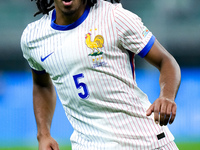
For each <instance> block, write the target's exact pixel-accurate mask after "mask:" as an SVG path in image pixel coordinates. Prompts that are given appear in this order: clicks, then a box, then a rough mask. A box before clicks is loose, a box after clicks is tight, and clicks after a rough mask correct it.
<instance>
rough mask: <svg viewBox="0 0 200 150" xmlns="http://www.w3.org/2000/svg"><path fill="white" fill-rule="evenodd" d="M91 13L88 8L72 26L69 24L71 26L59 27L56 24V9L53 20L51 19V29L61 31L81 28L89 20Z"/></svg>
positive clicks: (87, 7)
mask: <svg viewBox="0 0 200 150" xmlns="http://www.w3.org/2000/svg"><path fill="white" fill-rule="evenodd" d="M89 12H90V7H89V6H86V8H85V11H84V13H83V15H82V16H81V17H80V18H79V19H78V20H77V21H75V22H73V23H72V24H69V25H57V24H56V23H55V20H56V10H55V9H54V10H53V13H52V19H51V27H52V28H53V29H55V30H60V31H65V30H71V29H74V28H76V27H77V26H79V25H80V24H81V23H82V22H83V21H84V20H85V19H86V18H87V16H88V14H89Z"/></svg>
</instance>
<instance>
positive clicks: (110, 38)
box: [21, 0, 174, 150]
mask: <svg viewBox="0 0 200 150" xmlns="http://www.w3.org/2000/svg"><path fill="white" fill-rule="evenodd" d="M55 15H56V11H55V10H53V11H51V12H50V13H49V15H44V16H43V17H42V18H41V19H40V20H38V21H35V22H33V23H31V24H29V25H28V26H27V28H26V29H25V30H24V32H23V35H22V39H21V47H22V51H23V55H24V57H25V58H26V59H27V60H28V63H29V65H30V66H31V68H32V69H33V70H34V71H35V72H36V73H43V72H47V73H48V74H49V75H50V77H51V79H52V81H53V84H54V86H55V87H56V90H57V93H58V95H59V99H60V100H61V102H62V105H63V108H64V110H65V112H66V115H67V117H68V119H69V121H70V123H71V124H72V126H73V128H74V132H73V134H72V136H71V143H72V149H80V150H127V149H131V150H132V149H155V148H157V147H161V146H162V145H165V144H167V143H169V142H170V141H173V140H174V137H173V136H172V134H171V133H170V131H169V130H168V128H167V127H161V126H159V125H157V124H155V123H154V119H153V115H152V116H150V117H147V116H146V110H147V109H148V108H149V106H150V105H151V104H150V102H149V100H148V98H147V96H146V95H145V94H144V93H143V92H142V91H141V90H140V89H139V88H138V87H137V84H136V80H135V79H136V77H135V72H134V55H135V54H138V55H140V56H141V57H144V56H145V55H146V54H147V53H148V52H149V50H150V49H151V47H152V45H153V43H154V41H155V37H154V36H153V35H152V33H151V32H150V31H149V30H148V29H147V28H146V27H145V26H144V25H143V23H142V21H141V19H140V18H139V17H138V16H137V15H135V14H133V13H132V12H130V11H128V10H125V9H123V8H122V6H121V4H111V3H110V2H105V1H103V0H99V1H98V3H97V4H96V5H95V6H93V7H91V8H90V7H87V8H86V10H85V12H84V14H83V15H82V16H81V17H80V18H79V19H78V20H77V21H76V22H74V23H73V24H70V25H67V26H60V25H57V24H55V23H54V21H55Z"/></svg>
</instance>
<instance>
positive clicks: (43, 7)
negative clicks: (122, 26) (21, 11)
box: [31, 0, 120, 16]
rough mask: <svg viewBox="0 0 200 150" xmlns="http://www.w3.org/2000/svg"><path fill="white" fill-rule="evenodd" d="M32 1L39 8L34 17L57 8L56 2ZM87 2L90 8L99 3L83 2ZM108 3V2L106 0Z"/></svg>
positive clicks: (95, 1)
mask: <svg viewBox="0 0 200 150" xmlns="http://www.w3.org/2000/svg"><path fill="white" fill-rule="evenodd" d="M31 1H36V5H37V7H38V10H39V11H38V12H36V13H35V14H34V16H37V15H38V14H41V13H42V14H49V11H51V10H52V9H54V8H55V7H54V6H53V3H54V0H31ZM85 1H87V4H88V5H89V6H94V4H96V3H97V0H83V3H85ZM105 1H106V0H105ZM110 1H111V3H114V2H116V3H119V2H120V0H110Z"/></svg>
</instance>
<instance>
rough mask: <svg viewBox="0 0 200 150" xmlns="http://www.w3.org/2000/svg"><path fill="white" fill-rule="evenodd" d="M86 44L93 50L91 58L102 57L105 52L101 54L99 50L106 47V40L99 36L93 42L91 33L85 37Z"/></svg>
mask: <svg viewBox="0 0 200 150" xmlns="http://www.w3.org/2000/svg"><path fill="white" fill-rule="evenodd" d="M85 43H86V45H87V47H89V48H90V49H92V51H93V52H92V53H91V54H89V55H91V56H94V55H95V56H97V55H102V54H103V52H101V51H100V50H99V48H102V47H103V46H104V45H103V44H104V38H103V36H101V35H97V36H95V38H94V41H91V33H87V34H86V37H85ZM95 50H97V52H95Z"/></svg>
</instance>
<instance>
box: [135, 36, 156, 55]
mask: <svg viewBox="0 0 200 150" xmlns="http://www.w3.org/2000/svg"><path fill="white" fill-rule="evenodd" d="M155 40H156V38H155V36H154V35H152V37H151V39H150V40H149V42H148V43H147V45H146V46H145V47H144V48H143V49H142V50H141V51H140V52H139V53H138V55H139V56H140V57H142V58H144V57H145V56H146V55H147V54H148V52H149V51H150V49H151V47H152V46H153V44H154V42H155Z"/></svg>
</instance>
